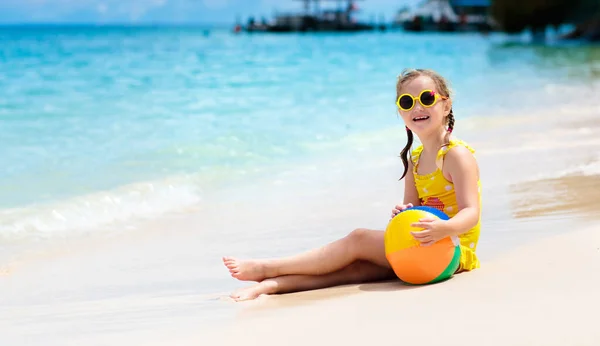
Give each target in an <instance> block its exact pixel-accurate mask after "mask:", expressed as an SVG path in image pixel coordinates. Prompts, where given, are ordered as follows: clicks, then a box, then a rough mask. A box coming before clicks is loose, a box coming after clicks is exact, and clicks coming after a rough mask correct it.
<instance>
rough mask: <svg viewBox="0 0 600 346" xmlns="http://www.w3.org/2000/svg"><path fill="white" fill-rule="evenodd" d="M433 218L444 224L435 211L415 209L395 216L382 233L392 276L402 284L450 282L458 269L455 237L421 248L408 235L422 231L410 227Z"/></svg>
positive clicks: (457, 249) (458, 256)
mask: <svg viewBox="0 0 600 346" xmlns="http://www.w3.org/2000/svg"><path fill="white" fill-rule="evenodd" d="M426 217H433V218H438V219H442V220H448V219H449V217H448V216H447V215H446V214H445V213H443V212H441V211H439V210H438V209H435V208H431V207H425V206H417V207H411V208H408V209H405V210H403V211H401V212H400V213H398V214H397V215H396V216H394V218H392V220H391V221H390V223H389V224H388V226H387V228H386V230H385V236H384V241H385V255H386V258H387V260H388V262H389V263H390V265H391V266H392V269H393V270H394V273H396V276H398V278H399V279H400V280H402V281H403V282H405V283H409V284H415V285H421V284H431V283H435V282H439V281H442V280H446V279H448V278H450V277H451V276H452V275H453V274H454V273H455V272H456V270H457V269H458V266H459V260H460V246H459V245H460V242H459V239H458V237H447V238H444V239H441V240H439V241H437V242H435V243H434V244H432V245H428V246H422V245H421V243H420V242H419V241H417V240H416V239H415V238H414V237H413V236H412V234H411V232H419V231H423V229H422V228H417V227H412V226H411V224H413V223H415V222H418V221H419V220H420V219H423V218H426Z"/></svg>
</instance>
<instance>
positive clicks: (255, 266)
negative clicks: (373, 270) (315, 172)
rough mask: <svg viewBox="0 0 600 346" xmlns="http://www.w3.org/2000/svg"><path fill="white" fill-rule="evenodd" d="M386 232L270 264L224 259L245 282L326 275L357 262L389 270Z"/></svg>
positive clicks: (357, 234) (361, 232) (356, 235)
mask: <svg viewBox="0 0 600 346" xmlns="http://www.w3.org/2000/svg"><path fill="white" fill-rule="evenodd" d="M383 235H384V232H383V231H374V230H368V229H362V228H360V229H356V230H354V231H352V232H350V234H349V235H347V236H346V237H344V238H342V239H339V240H336V241H334V242H332V243H330V244H327V245H325V246H323V247H321V248H318V249H314V250H311V251H308V252H305V253H303V254H300V255H296V256H292V257H286V258H281V259H270V260H239V259H236V258H233V257H224V258H223V262H224V264H225V266H227V268H228V269H229V272H230V273H231V276H233V277H234V278H236V279H238V280H243V281H259V282H260V281H263V280H264V279H268V278H273V277H277V276H283V275H291V274H303V275H323V274H328V273H331V272H335V271H338V270H340V269H343V268H345V267H347V266H348V265H350V264H351V263H353V262H355V261H357V260H364V261H369V262H372V263H375V264H377V265H379V266H381V267H386V268H390V265H389V263H388V261H387V259H386V257H385V245H384V241H383Z"/></svg>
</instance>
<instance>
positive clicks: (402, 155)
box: [399, 127, 413, 180]
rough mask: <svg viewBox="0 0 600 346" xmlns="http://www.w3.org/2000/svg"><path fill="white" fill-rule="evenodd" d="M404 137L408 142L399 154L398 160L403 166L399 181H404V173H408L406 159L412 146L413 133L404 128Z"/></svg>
mask: <svg viewBox="0 0 600 346" xmlns="http://www.w3.org/2000/svg"><path fill="white" fill-rule="evenodd" d="M406 135H407V137H408V141H407V142H406V145H405V146H404V149H402V152H400V158H401V159H402V164H404V173H402V177H401V178H400V179H399V180H402V179H404V177H405V176H406V173H407V172H408V159H409V155H410V153H409V152H410V147H411V146H412V144H413V133H412V131H411V130H410V129H409V128H408V127H406Z"/></svg>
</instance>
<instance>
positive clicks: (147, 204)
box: [0, 178, 202, 239]
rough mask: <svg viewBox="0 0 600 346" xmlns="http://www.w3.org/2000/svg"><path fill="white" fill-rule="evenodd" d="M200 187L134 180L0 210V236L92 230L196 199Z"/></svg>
mask: <svg viewBox="0 0 600 346" xmlns="http://www.w3.org/2000/svg"><path fill="white" fill-rule="evenodd" d="M201 200H202V198H201V191H200V188H199V187H198V186H196V185H194V184H193V182H191V181H186V180H185V179H181V178H180V179H166V180H161V181H154V182H145V183H136V184H132V185H127V186H123V187H121V188H118V189H115V190H110V191H104V192H97V193H93V194H89V195H83V196H78V197H75V198H70V199H66V200H61V201H57V202H54V203H49V204H45V205H33V206H28V207H24V208H18V209H5V210H0V220H2V223H1V224H0V237H2V238H9V239H14V238H23V237H28V238H29V237H33V238H40V239H42V238H48V237H64V236H68V235H69V234H72V233H78V234H82V233H86V232H93V231H95V230H98V229H100V228H109V227H110V226H111V225H113V226H114V225H120V226H121V227H125V228H126V227H127V226H126V223H127V222H128V221H131V220H135V219H137V220H139V219H145V218H150V217H154V216H158V215H161V214H164V213H168V212H170V211H178V210H182V209H184V208H186V207H189V206H192V205H195V204H198V203H200V202H201Z"/></svg>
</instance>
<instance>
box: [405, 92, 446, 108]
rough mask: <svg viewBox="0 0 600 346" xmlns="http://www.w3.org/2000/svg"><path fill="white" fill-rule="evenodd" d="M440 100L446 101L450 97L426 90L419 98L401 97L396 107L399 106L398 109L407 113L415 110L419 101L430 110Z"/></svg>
mask: <svg viewBox="0 0 600 346" xmlns="http://www.w3.org/2000/svg"><path fill="white" fill-rule="evenodd" d="M438 99H442V100H446V99H448V97H447V96H442V95H439V94H437V93H436V92H435V91H433V90H429V89H426V90H423V91H421V94H419V96H418V97H414V96H412V95H411V94H402V95H400V97H398V99H397V100H396V106H398V108H400V109H401V110H403V111H405V112H407V111H409V110H411V109H413V107H414V106H415V104H416V100H419V102H420V103H421V105H422V106H423V107H425V108H429V107H432V106H433V105H435V103H436V102H437V100H438Z"/></svg>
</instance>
